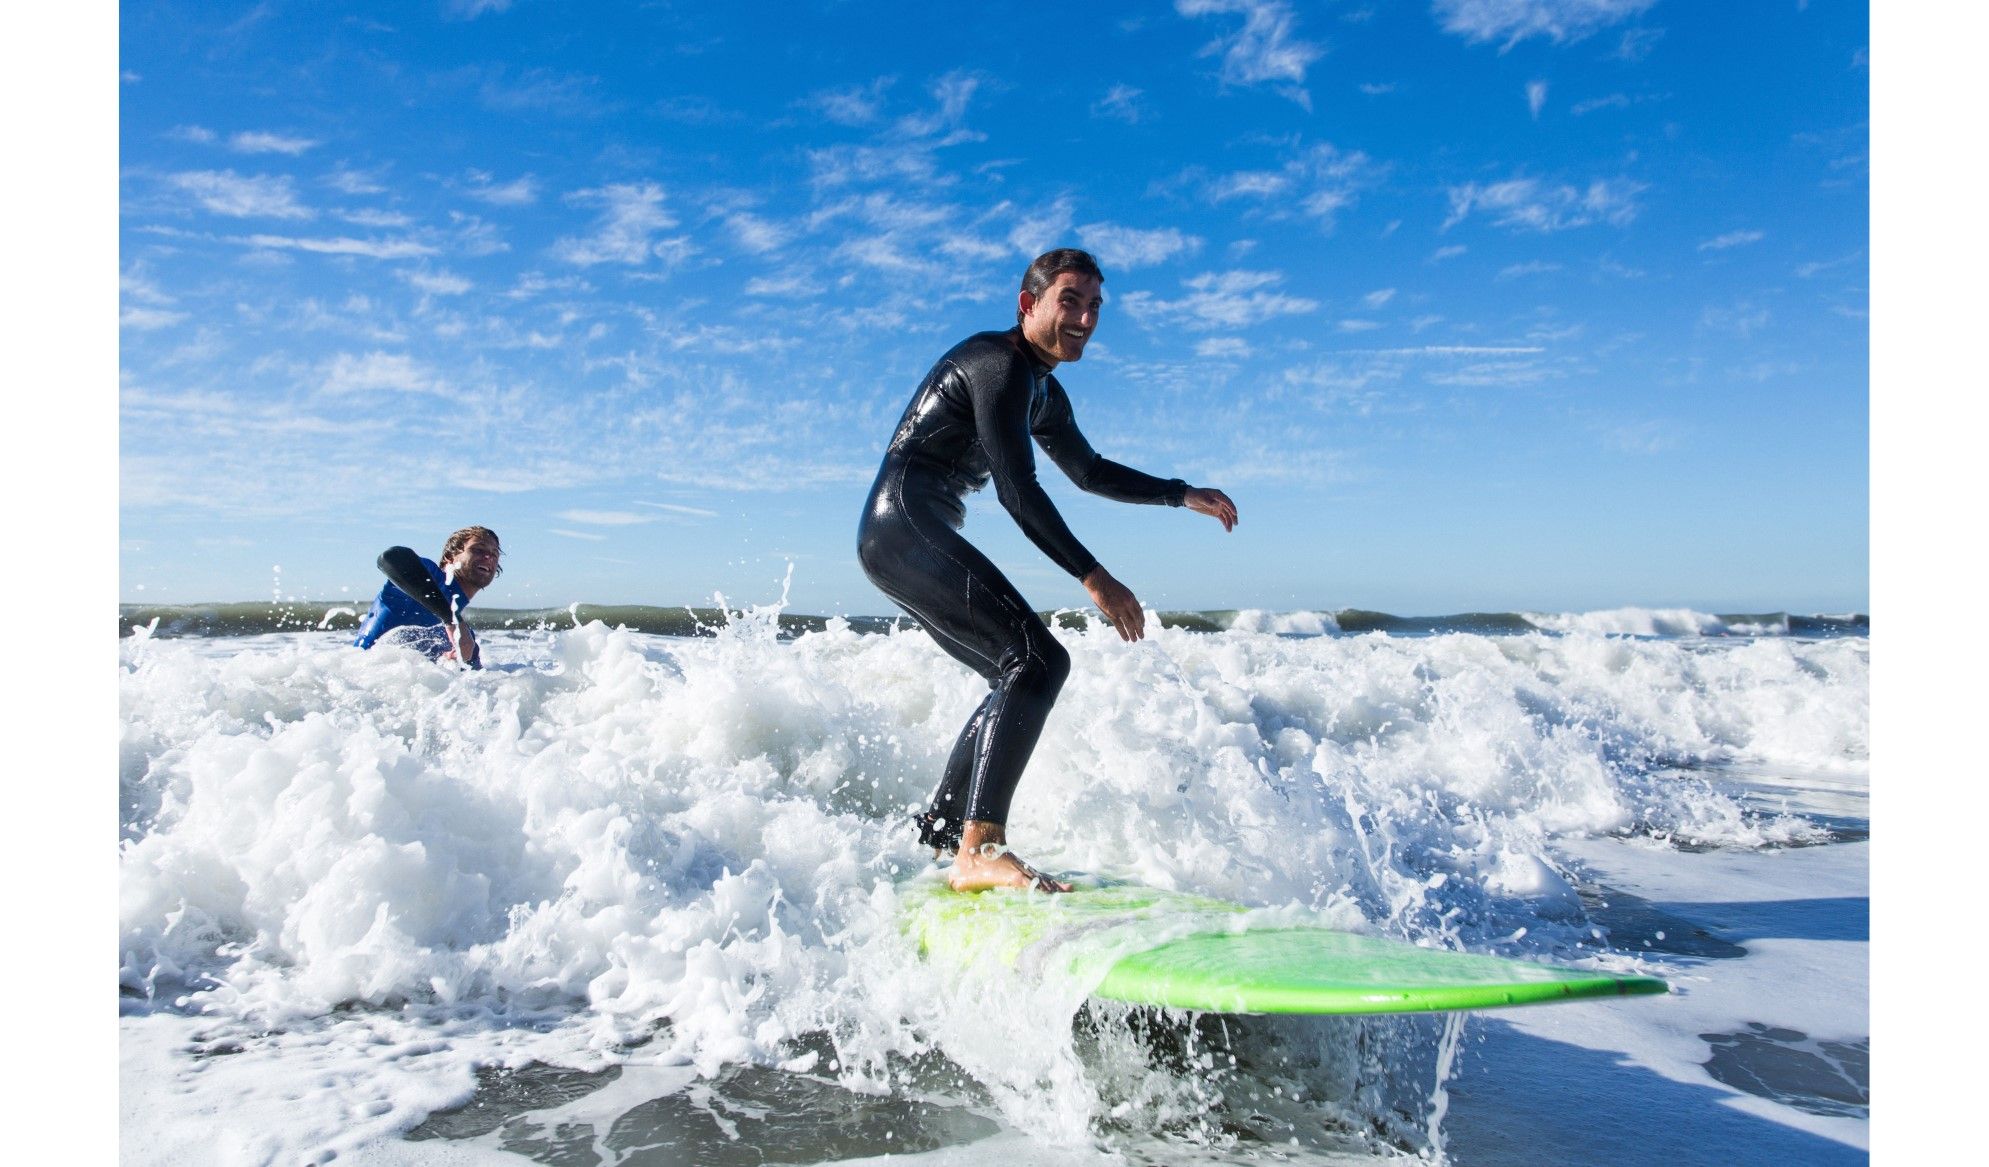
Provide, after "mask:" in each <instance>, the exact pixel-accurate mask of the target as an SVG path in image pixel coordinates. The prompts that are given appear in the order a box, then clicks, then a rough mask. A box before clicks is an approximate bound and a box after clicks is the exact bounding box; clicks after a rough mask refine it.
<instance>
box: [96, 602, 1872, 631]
mask: <svg viewBox="0 0 1989 1167" xmlns="http://www.w3.org/2000/svg"><path fill="white" fill-rule="evenodd" d="M367 606H368V605H367V604H366V603H361V602H353V601H345V600H282V601H274V600H231V601H213V602H202V603H188V604H122V603H121V604H119V605H118V635H119V637H120V638H122V637H126V636H131V635H133V634H134V633H136V634H141V635H151V636H165V637H175V636H206V637H227V636H255V635H264V634H268V633H273V632H308V631H318V632H346V631H353V630H356V629H357V628H358V626H359V623H360V620H361V619H362V618H363V617H364V615H365V612H366V609H367ZM1154 611H1155V614H1156V616H1157V617H1158V620H1159V623H1160V626H1161V627H1163V628H1171V629H1180V630H1184V631H1189V632H1212V633H1213V632H1263V633H1277V634H1282V635H1297V636H1326V635H1336V634H1337V635H1357V634H1362V633H1373V632H1379V633H1386V634H1392V635H1411V636H1413V635H1438V634H1443V633H1469V634H1477V635H1501V634H1503V635H1524V634H1527V633H1562V634H1565V633H1571V632H1589V633H1597V634H1603V635H1628V636H1656V637H1681V636H1686V637H1689V636H1869V635H1870V630H1871V629H1870V625H1871V618H1870V616H1869V615H1868V614H1866V613H1863V612H1846V613H1795V612H1790V611H1786V610H1775V611H1766V612H1731V613H1720V612H1704V611H1699V610H1696V609H1691V608H1684V607H1675V608H1648V607H1636V606H1625V607H1620V608H1611V609H1596V610H1582V611H1552V610H1546V609H1527V610H1520V611H1466V612H1453V613H1445V614H1440V615H1398V614H1395V613H1390V612H1382V611H1376V610H1373V609H1367V608H1352V607H1349V608H1337V609H1336V608H1289V609H1268V608H1249V607H1243V608H1204V609H1157V610H1154ZM1038 615H1039V616H1041V617H1042V618H1043V619H1044V621H1045V622H1046V623H1050V624H1052V625H1053V626H1056V627H1060V628H1071V629H1083V628H1087V627H1089V625H1090V623H1091V622H1092V621H1093V620H1095V619H1096V618H1097V617H1096V616H1095V614H1092V613H1089V612H1087V611H1085V610H1082V609H1073V608H1061V609H1046V610H1044V611H1041V612H1039V613H1038ZM467 619H468V621H469V624H470V626H471V627H472V628H474V629H476V630H478V631H505V630H512V631H567V630H571V629H574V628H578V627H581V626H583V625H585V624H589V623H593V622H596V621H599V622H601V623H603V624H607V625H609V626H611V627H617V626H618V627H625V628H627V629H629V630H630V631H633V632H643V633H650V634H655V635H665V636H711V635H716V634H718V633H719V632H720V631H722V630H724V629H726V628H728V627H732V626H735V625H738V624H740V623H742V622H745V623H762V624H770V625H772V626H773V628H774V629H775V631H776V632H777V634H778V635H780V636H783V637H793V636H799V635H801V634H803V633H808V632H823V631H827V630H828V629H830V628H832V627H838V626H841V627H846V628H848V629H850V630H852V631H855V632H860V633H882V632H887V631H889V630H891V629H893V628H917V627H918V622H917V621H916V620H913V619H912V618H911V617H908V616H904V615H902V614H900V615H885V616H876V615H856V614H847V613H832V614H826V615H823V614H812V613H795V612H788V611H786V610H785V609H784V608H783V607H782V606H780V605H777V604H776V605H752V604H748V605H740V606H728V607H724V608H719V607H713V606H699V605H689V604H593V603H585V602H575V603H571V604H567V605H564V606H557V607H554V606H547V607H534V608H471V609H470V610H469V611H468V613H467Z"/></svg>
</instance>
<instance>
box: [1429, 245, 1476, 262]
mask: <svg viewBox="0 0 1989 1167" xmlns="http://www.w3.org/2000/svg"><path fill="white" fill-rule="evenodd" d="M1469 250H1471V249H1470V248H1468V247H1466V246H1464V245H1463V244H1462V243H1453V244H1450V245H1449V246H1447V247H1439V248H1437V249H1436V250H1435V251H1432V252H1430V259H1429V262H1431V263H1442V262H1443V261H1444V260H1446V259H1456V258H1457V257H1458V256H1460V255H1463V254H1464V253H1465V252H1467V251H1469Z"/></svg>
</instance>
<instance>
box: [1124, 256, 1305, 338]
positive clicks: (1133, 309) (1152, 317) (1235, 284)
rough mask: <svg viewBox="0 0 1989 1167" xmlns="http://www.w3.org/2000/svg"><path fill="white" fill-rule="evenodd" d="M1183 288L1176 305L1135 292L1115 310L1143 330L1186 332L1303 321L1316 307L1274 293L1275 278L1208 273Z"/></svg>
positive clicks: (1267, 274) (1274, 274) (1262, 274)
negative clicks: (1300, 318)
mask: <svg viewBox="0 0 1989 1167" xmlns="http://www.w3.org/2000/svg"><path fill="white" fill-rule="evenodd" d="M1182 282H1183V285H1184V286H1185V287H1187V288H1188V289H1189V292H1188V294H1187V295H1185V296H1183V297H1181V298H1180V299H1177V300H1162V299H1159V298H1158V297H1156V296H1155V295H1154V294H1153V293H1151V292H1148V291H1145V290H1139V291H1133V292H1128V293H1126V294H1125V295H1124V296H1121V297H1120V298H1119V306H1120V307H1122V308H1124V309H1125V310H1126V312H1127V313H1128V314H1130V315H1131V316H1132V317H1133V318H1134V319H1135V320H1138V321H1139V322H1140V323H1142V324H1147V325H1152V326H1166V325H1174V326H1177V327H1180V328H1185V329H1187V330H1188V331H1190V332H1213V331H1215V330H1217V329H1223V328H1246V327H1249V326H1250V325H1253V324H1261V323H1263V322H1264V321H1267V320H1273V319H1276V318H1277V317H1280V316H1302V315H1304V314H1306V313H1309V312H1313V311H1315V310H1317V309H1318V307H1319V303H1318V301H1316V300H1308V299H1306V298H1305V297H1303V296H1293V295H1289V294H1287V293H1285V292H1280V291H1277V290H1276V287H1277V285H1278V284H1281V283H1283V282H1284V276H1282V275H1280V274H1279V273H1277V272H1268V271H1227V272H1206V273H1204V274H1202V275H1199V276H1196V277H1195V278H1193V279H1190V280H1184V281H1182Z"/></svg>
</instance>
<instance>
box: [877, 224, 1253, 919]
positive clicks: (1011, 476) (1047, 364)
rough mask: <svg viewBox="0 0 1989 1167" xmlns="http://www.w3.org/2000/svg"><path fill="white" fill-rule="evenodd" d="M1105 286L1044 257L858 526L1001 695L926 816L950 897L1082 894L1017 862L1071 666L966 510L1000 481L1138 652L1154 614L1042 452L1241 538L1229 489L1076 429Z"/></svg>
mask: <svg viewBox="0 0 1989 1167" xmlns="http://www.w3.org/2000/svg"><path fill="white" fill-rule="evenodd" d="M1104 282H1105V276H1104V273H1103V272H1101V271H1099V269H1098V261H1097V260H1095V259H1093V258H1092V257H1091V256H1090V255H1089V254H1088V253H1086V252H1083V251H1079V250H1077V249H1075V248H1059V249H1057V250H1055V251H1050V252H1046V253H1045V254H1043V255H1040V256H1038V257H1037V258H1036V260H1035V262H1033V263H1031V264H1030V265H1029V270H1028V271H1027V272H1025V273H1024V274H1023V277H1022V293H1021V295H1020V296H1019V297H1018V298H1017V301H1016V312H1015V319H1016V326H1015V327H1014V328H1011V329H1009V330H1007V331H1006V332H983V333H978V334H976V335H974V336H970V337H968V338H967V339H966V340H964V341H961V342H960V343H959V344H957V345H955V346H954V347H953V348H952V349H951V350H950V351H949V352H947V354H946V355H945V356H943V357H941V358H939V363H938V364H936V365H934V366H933V367H932V371H931V372H929V373H927V374H926V376H925V380H924V382H922V383H921V384H920V385H919V388H918V392H916V393H914V394H913V395H912V400H911V404H910V405H908V406H906V407H905V413H904V416H903V417H902V418H901V419H900V420H899V422H898V428H897V430H896V432H895V433H894V434H893V435H892V437H891V444H890V445H889V446H888V447H887V448H886V450H885V452H884V465H883V466H882V468H880V469H879V470H878V472H877V481H876V483H875V484H874V485H873V486H872V487H871V488H870V498H869V500H868V501H867V502H865V503H864V507H863V518H862V521H861V522H860V523H859V524H858V527H857V558H858V560H859V561H860V562H861V563H862V564H863V570H864V574H866V575H868V576H869V577H870V581H871V582H872V583H874V584H876V585H877V587H878V588H879V590H881V591H882V592H883V593H884V594H885V595H887V596H889V597H891V599H892V601H893V602H894V603H896V604H897V605H898V606H899V607H901V608H903V609H904V610H905V611H906V612H908V613H910V614H911V615H912V616H913V618H915V619H916V620H918V622H919V624H920V625H921V626H922V627H924V628H925V630H926V631H927V632H928V633H930V634H931V635H932V638H933V639H934V640H937V641H938V642H939V646H940V647H941V648H943V649H945V650H946V652H947V653H948V654H949V655H951V656H952V657H953V658H954V659H955V660H957V661H959V662H960V663H962V664H964V665H966V666H967V667H968V668H970V669H973V670H974V671H975V672H977V673H979V674H980V675H981V676H983V677H986V678H987V680H988V684H989V686H990V688H991V692H989V694H988V696H987V699H986V700H985V701H983V702H981V705H980V708H978V709H976V710H975V711H974V715H973V716H972V717H970V718H968V720H967V725H966V727H965V728H964V729H962V730H961V731H960V737H959V740H958V741H956V742H955V743H954V746H953V753H952V756H951V757H949V758H948V759H947V762H946V770H945V773H944V774H943V775H942V776H941V778H940V780H939V786H938V788H937V789H935V790H934V791H933V795H932V800H931V803H930V804H929V805H928V806H927V808H926V810H925V812H924V813H922V814H920V815H918V816H917V818H916V821H917V824H918V831H919V840H920V841H921V842H923V843H925V844H927V845H928V846H931V847H933V848H934V849H935V851H937V852H941V853H943V852H948V851H951V852H953V853H954V861H953V870H952V873H951V874H950V876H949V877H948V882H949V883H951V884H952V886H953V887H954V888H956V889H958V890H961V891H971V890H977V889H981V888H990V887H1035V888H1038V889H1040V890H1043V891H1069V890H1070V885H1069V884H1066V883H1063V882H1061V881H1058V880H1055V879H1052V878H1050V877H1049V876H1046V875H1044V874H1042V873H1041V872H1038V871H1037V870H1036V869H1034V868H1032V867H1030V866H1029V865H1028V864H1027V863H1024V862H1023V861H1022V859H1021V858H1020V857H1018V856H1017V855H1016V854H1015V853H1014V852H1012V851H1009V850H1008V828H1007V822H1008V808H1009V801H1010V799H1011V798H1012V797H1013V796H1014V793H1015V786H1016V783H1017V782H1019V781H1020V780H1021V778H1022V770H1023V767H1024V766H1026V765H1027V764H1028V762H1029V755H1030V753H1031V752H1032V751H1033V750H1034V749H1035V748H1036V739H1037V737H1038V736H1040V735H1041V733H1042V731H1043V722H1044V721H1045V720H1046V719H1047V718H1048V717H1049V715H1050V707H1051V706H1052V705H1054V704H1055V703H1056V699H1057V692H1058V690H1060V689H1061V688H1062V687H1063V683H1064V678H1065V677H1066V676H1067V675H1068V674H1069V672H1070V654H1069V653H1067V652H1065V651H1064V649H1063V646H1062V645H1059V644H1058V643H1057V642H1056V639H1055V638H1054V637H1052V636H1051V635H1050V630H1049V629H1048V628H1046V627H1044V625H1043V621H1042V620H1041V619H1040V618H1039V617H1037V615H1036V613H1035V611H1034V610H1033V609H1031V607H1030V606H1029V602H1028V601H1027V600H1025V599H1023V598H1022V594H1021V593H1020V592H1018V591H1016V589H1015V585H1013V584H1011V583H1010V582H1009V581H1008V579H1007V577H1005V576H1003V575H1002V573H1001V572H1000V571H999V570H997V569H996V567H995V565H994V564H993V563H992V562H990V561H989V560H988V558H987V556H985V555H983V554H981V552H980V551H978V550H976V549H975V547H974V546H973V544H971V543H969V542H967V540H966V539H964V538H962V537H961V535H960V533H959V530H960V527H961V525H962V524H963V523H964V522H965V521H966V515H967V511H966V506H965V502H964V500H965V498H966V496H967V495H968V494H969V493H971V492H973V491H976V490H979V489H981V487H983V486H985V485H987V483H988V481H989V480H990V479H993V481H994V484H995V493H996V495H997V496H998V497H999V498H1000V500H1001V505H1002V506H1003V507H1004V508H1006V509H1007V511H1008V513H1009V514H1010V515H1011V516H1012V517H1013V518H1014V519H1015V522H1016V525H1017V526H1020V527H1021V528H1022V531H1023V533H1024V534H1026V535H1028V536H1029V539H1030V541H1031V542H1033V543H1035V544H1036V546H1037V547H1039V548H1041V549H1042V552H1043V554H1045V555H1047V556H1049V557H1050V559H1051V560H1052V561H1053V562H1055V563H1056V564H1057V566H1059V567H1061V568H1063V569H1064V570H1065V571H1067V572H1069V573H1070V574H1071V575H1072V576H1073V577H1074V578H1075V579H1077V580H1078V581H1079V582H1080V583H1082V584H1083V585H1084V589H1085V591H1086V592H1088V593H1090V596H1091V602H1092V603H1094V604H1096V605H1097V606H1098V610H1099V611H1100V612H1102V613H1104V615H1105V618H1106V619H1107V620H1109V621H1111V623H1112V626H1113V628H1115V629H1117V631H1118V633H1119V636H1120V638H1121V639H1124V640H1129V641H1131V640H1139V639H1140V638H1142V637H1143V636H1145V635H1146V614H1145V613H1144V612H1143V611H1142V610H1141V608H1140V603H1139V600H1138V599H1136V598H1135V597H1134V596H1133V593H1132V591H1131V590H1130V589H1128V588H1127V587H1126V586H1125V585H1124V584H1122V583H1120V582H1119V581H1118V580H1117V579H1114V578H1113V577H1112V573H1111V572H1109V571H1107V570H1105V568H1104V567H1103V566H1101V565H1100V564H1099V562H1098V560H1097V559H1096V558H1095V557H1093V556H1092V554H1091V553H1090V552H1089V551H1086V550H1085V549H1084V545H1083V544H1082V543H1080V542H1078V540H1077V536H1075V535H1073V534H1071V531H1070V528H1069V527H1067V526H1065V525H1064V521H1063V517H1062V516H1061V515H1059V514H1058V513H1057V508H1056V506H1055V505H1054V504H1053V503H1051V501H1050V496H1049V495H1048V494H1046V493H1044V491H1043V488H1042V486H1041V484H1039V483H1038V482H1037V481H1036V460H1035V454H1034V452H1033V451H1032V450H1031V449H1030V446H1029V443H1030V439H1031V438H1034V439H1035V441H1036V443H1037V444H1038V445H1040V446H1042V447H1043V452H1044V453H1046V454H1048V455H1049V456H1050V460H1051V461H1053V462H1055V463H1056V464H1057V466H1058V468H1059V469H1061V470H1062V471H1063V472H1064V473H1065V474H1067V475H1069V476H1070V478H1071V481H1073V482H1075V483H1077V485H1078V486H1080V487H1082V488H1083V489H1085V490H1087V491H1089V492H1091V493H1093V494H1099V495H1103V496H1105V497H1106V498H1110V499H1115V500H1117V501H1119V502H1130V503H1147V504H1156V505H1157V504H1166V505H1168V506H1177V507H1178V506H1186V507H1187V508H1189V509H1190V510H1194V511H1198V512H1200V513H1202V514H1205V515H1210V516H1213V517H1214V518H1215V519H1216V520H1217V521H1218V522H1220V523H1222V526H1223V530H1225V531H1227V530H1230V529H1232V528H1233V527H1235V525H1236V504H1234V503H1232V502H1231V501H1230V500H1229V496H1228V495H1226V494H1224V493H1223V492H1222V491H1220V490H1214V489H1210V488H1207V487H1197V486H1189V485H1188V484H1187V483H1186V482H1183V481H1182V480H1180V479H1178V478H1171V479H1163V478H1155V477H1153V476H1152V475H1150V474H1144V473H1141V472H1140V471H1138V470H1134V469H1132V468H1131V467H1128V466H1122V465H1120V464H1119V463H1117V462H1113V461H1109V460H1107V459H1106V458H1104V457H1102V456H1100V455H1099V454H1098V453H1096V452H1095V451H1093V450H1092V448H1091V444H1090V443H1089V442H1087V441H1085V439H1084V435H1083V434H1082V433H1080V432H1078V428H1077V421H1076V419H1075V417H1074V416H1073V415H1072V412H1071V404H1070V398H1069V397H1067V396H1066V395H1065V394H1064V388H1063V386H1062V385H1060V384H1058V383H1057V379H1056V378H1055V377H1054V376H1052V375H1051V372H1050V371H1051V370H1052V369H1054V368H1056V367H1057V365H1059V364H1061V363H1063V362H1065V361H1076V360H1078V359H1080V358H1082V357H1083V356H1084V346H1085V343H1086V342H1087V341H1089V340H1090V339H1091V333H1092V331H1093V330H1094V329H1095V328H1097V326H1098V310H1099V308H1100V307H1102V306H1103V305H1104V302H1105V301H1104V296H1103V285H1104Z"/></svg>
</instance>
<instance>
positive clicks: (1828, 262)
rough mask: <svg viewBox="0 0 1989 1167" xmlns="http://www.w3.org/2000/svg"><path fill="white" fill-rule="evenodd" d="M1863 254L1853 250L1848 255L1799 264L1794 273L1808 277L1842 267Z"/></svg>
mask: <svg viewBox="0 0 1989 1167" xmlns="http://www.w3.org/2000/svg"><path fill="white" fill-rule="evenodd" d="M1864 256H1865V253H1864V252H1863V251H1854V252H1852V253H1851V254H1849V255H1845V256H1840V257H1838V258H1836V259H1823V260H1817V261H1815V262H1813V263H1805V264H1799V265H1798V266H1797V267H1796V275H1797V276H1798V277H1799V278H1801V279H1805V280H1806V279H1810V278H1811V277H1813V276H1816V275H1819V274H1821V273H1823V272H1826V271H1829V270H1830V269H1831V268H1834V267H1842V266H1843V265H1845V264H1847V263H1855V262H1856V261H1858V260H1860V259H1863V258H1864Z"/></svg>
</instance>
